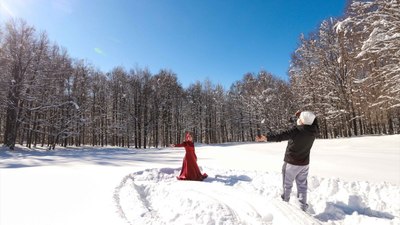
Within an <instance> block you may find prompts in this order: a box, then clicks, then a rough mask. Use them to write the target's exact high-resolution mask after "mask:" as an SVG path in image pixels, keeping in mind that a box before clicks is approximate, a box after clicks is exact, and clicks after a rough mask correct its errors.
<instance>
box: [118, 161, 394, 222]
mask: <svg viewBox="0 0 400 225" xmlns="http://www.w3.org/2000/svg"><path fill="white" fill-rule="evenodd" d="M179 171H180V170H179V168H177V169H171V168H162V169H148V170H144V171H139V172H135V173H132V174H130V175H128V176H126V177H125V178H124V179H123V180H122V181H121V184H120V185H119V186H118V187H117V188H116V189H115V194H114V200H115V203H116V206H117V208H118V211H119V213H120V215H121V217H122V218H124V219H125V220H126V221H127V222H128V223H129V224H132V225H133V224H224V225H225V224H226V225H230V224H232V225H238V224H249V225H250V224H252V225H253V224H260V225H263V224H268V225H273V224H274V225H278V224H286V225H318V224H359V223H360V222H362V223H361V224H366V223H368V224H369V223H374V224H399V222H400V220H399V217H398V215H399V211H400V206H399V205H397V206H396V205H393V202H392V199H393V198H394V199H399V194H400V189H399V187H397V186H394V185H390V184H380V185H373V184H369V183H368V182H350V183H348V182H342V181H340V180H337V179H336V180H335V179H320V178H316V177H311V179H310V181H311V182H310V195H311V196H310V210H309V212H308V213H305V212H303V211H302V210H300V208H299V206H298V202H297V201H296V200H295V191H294V193H292V200H291V201H290V202H289V203H285V202H283V201H281V200H279V195H280V190H281V187H280V180H281V178H280V174H277V173H272V174H271V173H260V172H249V171H237V170H235V171H223V170H215V169H211V168H206V169H205V170H204V171H206V172H207V173H208V174H209V178H207V179H206V180H205V181H203V182H198V181H178V180H176V176H177V175H178V174H179ZM380 193H389V194H385V196H381V194H380ZM391 202H392V203H391ZM375 209H379V210H375ZM355 221H357V222H356V223H353V222H355Z"/></svg>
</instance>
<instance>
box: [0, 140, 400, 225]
mask: <svg viewBox="0 0 400 225" xmlns="http://www.w3.org/2000/svg"><path fill="white" fill-rule="evenodd" d="M286 144H287V142H281V143H245V144H243V143H238V144H235V143H229V144H221V145H196V153H197V156H198V164H199V166H200V167H201V170H202V171H203V172H206V173H207V174H208V175H209V178H207V179H206V180H205V181H203V182H195V181H178V180H176V179H175V176H176V175H178V174H179V171H180V166H181V163H182V158H183V155H184V150H183V149H181V148H165V149H146V150H134V149H124V148H112V147H110V148H93V147H84V148H78V149H74V148H68V149H58V150H56V151H27V150H26V149H25V148H23V147H21V146H19V147H20V150H18V151H14V152H11V151H4V149H3V150H0V162H1V163H0V224H1V225H36V224H37V225H59V224H73V225H75V224H85V225H86V224H96V225H100V224H104V225H111V224H112V225H119V224H207V225H208V224H235V225H236V224H251V225H253V224H255V225H257V224H278V225H281V224H288V225H290V224H293V225H299V224H330V225H331V224H332V225H333V224H340V225H344V224H346V225H350V224H351V225H358V224H373V225H382V224H392V225H394V224H400V135H392V136H368V137H357V138H347V139H335V140H317V141H316V142H315V144H314V147H313V149H312V153H311V164H310V177H309V204H310V210H309V212H308V214H306V213H304V212H302V211H301V210H300V209H299V208H298V205H297V202H296V198H295V194H296V189H295V187H294V189H293V193H292V194H293V196H292V198H291V201H290V202H289V204H287V203H284V202H282V201H280V197H279V195H280V193H281V186H282V180H281V174H280V170H281V167H282V159H283V154H284V150H285V148H286Z"/></svg>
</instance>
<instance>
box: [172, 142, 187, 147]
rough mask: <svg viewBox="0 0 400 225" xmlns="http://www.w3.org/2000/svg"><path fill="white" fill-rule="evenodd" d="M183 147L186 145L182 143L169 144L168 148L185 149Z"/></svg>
mask: <svg viewBox="0 0 400 225" xmlns="http://www.w3.org/2000/svg"><path fill="white" fill-rule="evenodd" d="M185 145H186V143H185V142H183V143H181V144H170V145H169V146H170V147H185Z"/></svg>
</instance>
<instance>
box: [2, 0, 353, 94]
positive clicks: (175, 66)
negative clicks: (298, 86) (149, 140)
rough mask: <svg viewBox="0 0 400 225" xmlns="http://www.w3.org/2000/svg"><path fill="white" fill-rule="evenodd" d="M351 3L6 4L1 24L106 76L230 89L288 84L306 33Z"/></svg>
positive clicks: (7, 0)
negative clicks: (128, 74)
mask: <svg viewBox="0 0 400 225" xmlns="http://www.w3.org/2000/svg"><path fill="white" fill-rule="evenodd" d="M344 7H345V0H286V1H283V0H247V1H246V0H97V1H94V0H0V22H1V24H2V25H3V24H4V22H5V21H7V20H8V19H9V18H10V17H16V18H23V19H25V20H26V21H27V22H28V24H29V25H32V26H34V27H35V28H36V29H37V30H39V31H46V32H47V33H48V36H49V38H50V40H51V41H53V42H56V43H57V44H59V45H61V46H63V47H65V48H66V49H67V50H68V52H69V54H70V56H71V57H73V58H78V59H85V60H86V61H87V62H89V63H91V64H92V65H94V66H95V67H96V68H99V69H100V70H102V71H103V72H109V71H111V70H112V68H114V67H116V66H123V67H125V68H126V69H131V68H137V67H138V68H148V69H149V70H150V71H151V72H152V73H153V74H155V73H157V72H159V70H160V69H169V70H171V71H173V72H174V73H176V74H177V76H178V79H179V81H180V82H181V83H182V85H183V86H184V87H187V86H189V85H190V84H192V83H194V82H196V81H204V80H206V79H209V80H211V81H212V83H213V84H222V85H223V86H224V87H225V88H226V89H228V88H229V87H230V85H231V84H233V83H234V82H235V81H238V80H240V79H242V77H243V75H244V74H245V73H247V72H251V73H258V72H259V71H260V70H266V71H268V72H271V73H272V74H274V75H276V76H278V77H281V78H282V79H285V80H287V79H288V76H287V70H288V67H289V63H290V55H291V54H292V53H293V51H294V50H295V48H296V47H297V44H298V40H299V36H300V34H301V33H304V34H308V33H309V32H312V31H315V30H316V29H317V27H318V25H319V24H320V22H321V21H322V20H324V19H328V18H330V17H340V16H342V15H343V11H344Z"/></svg>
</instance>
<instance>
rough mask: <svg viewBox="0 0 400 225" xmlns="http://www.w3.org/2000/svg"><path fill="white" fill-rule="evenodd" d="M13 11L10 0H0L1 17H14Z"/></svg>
mask: <svg viewBox="0 0 400 225" xmlns="http://www.w3.org/2000/svg"><path fill="white" fill-rule="evenodd" d="M14 16H15V15H14V13H13V11H12V10H11V9H10V4H9V2H8V0H0V17H1V18H3V17H4V18H7V17H14Z"/></svg>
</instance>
